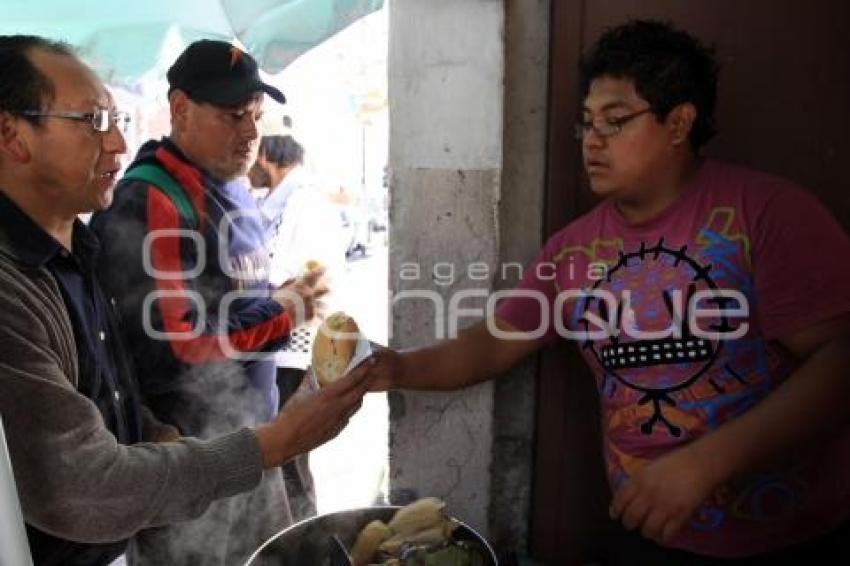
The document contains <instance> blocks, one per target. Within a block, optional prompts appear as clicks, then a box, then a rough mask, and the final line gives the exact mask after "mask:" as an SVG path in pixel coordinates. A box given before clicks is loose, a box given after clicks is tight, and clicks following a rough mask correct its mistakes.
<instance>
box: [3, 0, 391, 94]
mask: <svg viewBox="0 0 850 566" xmlns="http://www.w3.org/2000/svg"><path fill="white" fill-rule="evenodd" d="M383 3H384V2H383V0H135V1H132V2H104V1H103V0H74V1H68V0H2V2H0V34H15V33H26V34H35V35H43V36H46V37H50V38H54V39H62V40H65V41H68V42H69V43H71V44H72V45H74V46H76V47H78V48H79V49H80V52H81V54H82V55H83V56H84V57H85V58H86V60H87V61H88V62H89V63H91V64H92V65H93V66H94V67H95V68H96V69H97V70H98V72H99V73H100V74H101V75H102V76H103V77H105V78H106V79H107V80H110V81H114V82H129V81H134V80H137V79H139V78H141V77H143V76H146V75H154V76H157V75H162V74H164V72H165V70H166V69H167V68H168V66H169V65H170V64H171V62H172V61H173V60H174V59H175V58H176V56H177V54H178V53H179V52H180V51H182V49H183V48H184V47H185V46H186V45H188V44H189V43H191V42H192V41H194V40H196V39H200V38H215V39H225V40H230V41H237V42H239V43H241V44H242V46H243V47H244V48H245V49H246V50H247V51H248V52H250V53H251V54H252V55H253V56H254V57H255V58H256V59H257V61H258V62H259V64H260V67H261V68H262V69H263V70H264V71H266V72H268V73H277V72H279V71H281V70H282V69H284V68H285V67H286V66H287V65H288V64H289V63H291V62H292V61H294V60H295V59H296V58H297V57H298V56H299V55H301V54H302V53H304V52H306V51H308V50H310V49H312V48H313V47H315V46H316V45H318V44H319V43H321V42H322V41H324V40H326V39H327V38H329V37H331V36H332V35H334V34H335V33H337V32H338V31H340V30H342V29H343V28H345V27H347V26H348V25H350V24H351V23H353V22H354V21H356V20H357V19H359V18H361V17H363V16H365V15H367V14H370V13H372V12H374V11H375V10H379V9H380V8H381V7H382V6H383Z"/></svg>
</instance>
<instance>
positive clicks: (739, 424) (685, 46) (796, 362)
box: [373, 21, 850, 566]
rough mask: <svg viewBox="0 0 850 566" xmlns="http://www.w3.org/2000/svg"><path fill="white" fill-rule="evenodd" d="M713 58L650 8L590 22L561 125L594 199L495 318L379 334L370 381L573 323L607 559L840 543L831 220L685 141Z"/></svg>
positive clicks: (713, 75)
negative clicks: (573, 107) (567, 122)
mask: <svg viewBox="0 0 850 566" xmlns="http://www.w3.org/2000/svg"><path fill="white" fill-rule="evenodd" d="M717 73H718V69H717V63H716V62H715V60H714V57H713V53H712V52H711V50H709V49H707V48H705V47H704V46H702V45H701V44H700V42H699V41H697V40H696V39H695V38H693V37H691V36H689V35H688V34H686V33H684V32H682V31H679V30H676V29H674V28H672V27H670V26H668V25H666V24H662V23H659V22H651V21H636V22H630V23H628V24H625V25H622V26H619V27H616V28H614V29H611V30H608V31H607V32H606V33H604V34H603V36H602V37H601V39H600V40H599V41H598V43H596V44H595V45H594V46H593V48H592V49H591V50H590V51H589V52H588V53H587V54H586V55H585V57H584V59H583V61H582V65H581V76H582V83H581V87H582V92H583V109H582V111H583V118H582V121H581V123H580V124H578V126H577V133H578V136H579V140H580V142H581V144H582V151H583V155H584V165H585V169H586V172H587V175H588V177H589V179H590V186H591V189H592V190H593V192H594V193H595V194H596V195H598V196H599V197H602V198H603V201H602V202H601V203H600V204H599V205H598V206H596V207H595V208H594V209H593V210H591V211H590V212H589V213H587V214H586V215H584V216H582V217H580V218H578V219H576V220H575V221H573V222H572V223H570V224H569V225H567V226H566V227H565V228H563V229H562V230H561V231H560V232H558V233H557V234H556V235H554V236H553V237H552V238H551V239H550V240H549V241H548V242H547V243H546V245H545V246H544V248H543V249H542V250H541V251H540V252H539V254H538V256H537V257H536V259H535V260H534V261H533V263H532V264H531V265H530V266H529V267H528V269H527V270H526V273H525V275H524V277H523V280H522V282H521V283H520V285H519V286H518V291H519V292H517V293H515V294H513V295H512V296H510V297H509V298H507V299H506V300H504V301H503V302H502V303H501V304H500V305H499V306H498V307H497V309H496V313H495V317H494V318H495V319H494V320H489V321H485V322H482V323H480V324H478V325H476V326H474V327H472V328H471V329H469V330H468V331H467V332H466V333H465V334H463V335H461V336H460V337H459V338H457V339H455V340H449V341H446V342H443V343H440V344H438V345H436V346H433V347H430V348H424V349H421V350H411V351H405V352H404V353H395V352H392V351H386V352H384V353H382V354H381V356H380V361H379V363H378V364H377V365H376V366H375V368H374V373H375V374H376V376H377V378H378V379H376V381H374V382H373V386H374V387H376V388H378V389H387V388H407V389H452V388H458V387H462V386H466V385H472V384H475V383H478V382H481V381H484V380H486V379H488V378H491V377H493V376H496V375H499V374H501V373H503V372H504V371H505V370H507V369H508V368H510V367H511V366H513V365H514V364H516V363H517V362H518V361H519V360H521V359H522V358H524V357H525V356H527V355H529V354H530V353H532V352H534V351H536V350H538V349H540V348H543V347H544V346H546V345H548V344H551V343H553V342H554V341H556V340H558V339H559V338H564V339H570V340H574V341H576V343H577V344H578V345H579V347H580V349H581V353H582V355H583V356H584V358H585V361H586V362H587V364H588V365H589V366H590V368H591V369H592V370H593V372H594V374H595V377H596V379H597V387H598V391H599V395H600V404H601V410H602V429H603V436H604V438H603V442H604V448H605V451H604V452H605V457H606V466H607V472H608V477H609V481H610V485H611V488H612V491H613V494H614V497H613V501H612V504H611V516H612V518H614V519H617V520H619V521H620V522H621V523H622V525H623V526H624V527H625V529H627V530H630V531H635V532H634V533H633V534H627V533H626V532H625V531H624V532H623V533H621V535H620V536H619V537H618V538H617V539H616V540H615V541H613V542H612V544H610V545H608V549H609V550H611V551H612V555H611V556H609V557H608V562H606V563H607V564H632V565H637V564H646V565H653V566H657V565H662V564H671V565H676V566H681V565H696V564H700V565H703V564H706V565H707V564H716V563H717V561H718V560H719V559H724V558H733V559H738V558H741V559H742V563H746V564H770V563H779V562H782V563H789V564H790V563H800V564H803V563H812V564H814V563H828V562H831V561H834V560H835V559H836V558H835V557H837V556H841V557H845V562H846V557H847V556H848V552H847V549H846V542H845V541H846V538H847V535H848V533H850V524H848V517H849V516H850V505H848V501H850V482H848V481H847V478H848V477H850V459H848V455H850V425H848V415H850V412H848V411H847V407H846V405H847V399H848V398H850V378H848V370H850V332H848V329H850V295H848V293H847V289H850V241H848V238H847V235H846V234H845V233H844V232H843V231H842V229H841V228H840V227H839V225H838V223H837V222H836V221H835V219H833V218H832V216H831V215H830V214H829V213H828V212H826V211H825V210H824V208H823V207H822V206H821V205H820V204H819V203H818V202H817V201H816V199H815V198H814V197H813V196H811V195H810V194H808V193H807V192H806V191H805V190H802V189H801V188H800V187H797V186H795V185H793V184H792V183H790V182H788V181H785V180H782V179H779V178H776V177H773V176H770V175H767V174H764V173H759V172H756V171H752V170H749V169H746V168H743V167H737V166H732V165H728V164H725V163H721V162H719V161H716V160H712V159H708V158H706V157H704V156H703V155H702V152H701V150H702V148H703V147H704V145H705V144H706V142H708V140H709V139H711V137H712V135H713V134H714V108H715V99H716V82H717ZM823 258H828V259H827V260H826V261H824V259H823ZM572 377H573V376H564V378H565V379H570V378H572ZM751 557H752V561H748V559H749V558H751ZM723 563H725V561H724V562H723ZM736 563H737V562H736Z"/></svg>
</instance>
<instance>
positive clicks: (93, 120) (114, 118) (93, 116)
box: [19, 108, 130, 133]
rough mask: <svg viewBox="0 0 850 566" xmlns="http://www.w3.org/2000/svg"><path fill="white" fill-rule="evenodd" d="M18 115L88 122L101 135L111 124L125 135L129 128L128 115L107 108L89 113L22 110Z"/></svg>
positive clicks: (96, 109)
mask: <svg viewBox="0 0 850 566" xmlns="http://www.w3.org/2000/svg"><path fill="white" fill-rule="evenodd" d="M19 114H20V115H22V116H33V117H36V118H65V119H66V120H77V121H78V122H89V123H90V124H91V126H92V128H94V131H96V132H101V133H103V132H108V131H109V128H111V127H112V125H113V124H114V125H115V127H116V128H118V131H120V132H121V133H126V132H127V129H128V128H129V126H130V115H129V114H128V113H127V112H121V111H119V110H110V109H108V108H95V109H94V110H93V111H91V112H71V111H56V112H42V111H40V110H24V111H22V112H19Z"/></svg>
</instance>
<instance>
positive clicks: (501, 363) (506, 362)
mask: <svg viewBox="0 0 850 566" xmlns="http://www.w3.org/2000/svg"><path fill="white" fill-rule="evenodd" d="M495 324H496V326H497V328H499V329H500V330H502V331H504V332H516V329H514V328H512V327H511V326H510V325H509V324H508V323H507V322H505V321H503V320H500V319H498V318H497V319H496V320H495ZM544 345H545V341H544V340H543V339H536V340H532V339H528V338H522V339H507V338H499V337H496V336H494V335H493V334H492V333H491V332H490V330H489V329H488V328H487V324H486V323H485V322H480V323H478V324H476V325H474V326H472V327H471V328H469V329H467V330H465V331H464V332H462V333H461V334H460V336H458V337H457V338H455V339H452V340H446V341H444V342H440V343H438V344H436V345H434V346H429V347H426V348H420V349H416V350H408V351H404V352H395V351H392V350H383V351H381V352H378V354H376V360H377V361H376V364H375V366H374V367H373V369H372V372H371V374H372V376H373V377H374V379H373V381H372V385H371V389H372V390H373V391H381V390H387V389H429V390H435V389H437V390H441V389H442V390H447V389H460V388H461V387H466V386H469V385H474V384H476V383H480V382H482V381H486V380H488V379H491V378H493V377H496V376H498V375H499V374H501V373H504V372H505V371H507V370H508V369H510V368H511V367H513V366H514V365H516V364H517V363H519V361H520V360H522V359H523V358H524V357H525V356H527V355H528V354H530V353H532V352H534V351H536V350H538V349H540V348H542V347H543V346H544Z"/></svg>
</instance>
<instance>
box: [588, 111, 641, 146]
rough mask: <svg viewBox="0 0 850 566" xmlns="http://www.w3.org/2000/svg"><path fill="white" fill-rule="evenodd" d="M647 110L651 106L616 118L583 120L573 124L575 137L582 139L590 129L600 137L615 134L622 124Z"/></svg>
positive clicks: (621, 128)
mask: <svg viewBox="0 0 850 566" xmlns="http://www.w3.org/2000/svg"><path fill="white" fill-rule="evenodd" d="M647 112H652V107H649V108H644V109H643V110H638V111H637V112H633V113H631V114H627V115H626V116H620V117H618V118H598V119H596V120H585V121H582V122H579V123H578V124H576V125H575V135H576V139H578V140H583V139H584V138H585V136H587V135H588V134H589V133H590V132H591V131H594V132H596V135H598V136H599V137H601V138H610V137H611V136H616V135H617V134H619V133H620V132H621V131H622V130H623V126H625V125H626V124H628V123H629V122H631V121H632V120H634V119H635V118H637V117H638V116H641V115H642V114H646V113H647Z"/></svg>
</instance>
